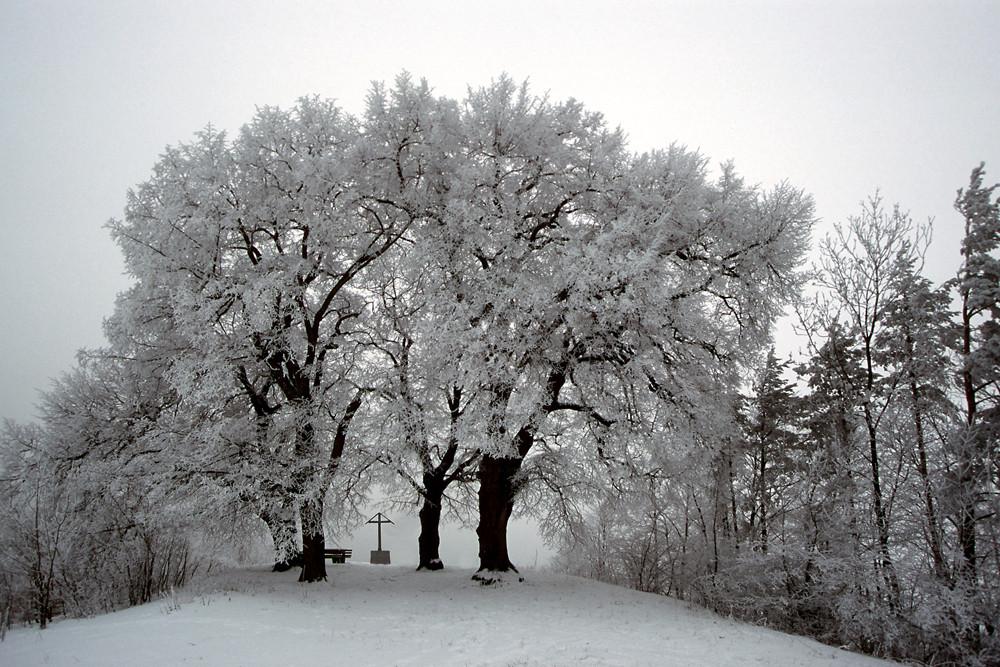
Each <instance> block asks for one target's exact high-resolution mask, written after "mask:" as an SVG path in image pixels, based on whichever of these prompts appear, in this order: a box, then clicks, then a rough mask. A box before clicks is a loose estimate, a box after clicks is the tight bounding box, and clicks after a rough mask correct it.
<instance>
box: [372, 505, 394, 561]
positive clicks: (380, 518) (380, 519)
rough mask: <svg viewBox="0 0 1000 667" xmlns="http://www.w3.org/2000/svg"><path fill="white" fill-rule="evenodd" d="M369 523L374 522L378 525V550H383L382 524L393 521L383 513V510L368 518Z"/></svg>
mask: <svg viewBox="0 0 1000 667" xmlns="http://www.w3.org/2000/svg"><path fill="white" fill-rule="evenodd" d="M368 523H374V524H376V525H377V526H378V550H379V551H382V524H383V523H392V521H391V520H390V519H389V518H388V517H386V516H385V515H383V514H382V513H381V512H379V513H378V514H376V515H375V516H373V517H372V518H370V519H368Z"/></svg>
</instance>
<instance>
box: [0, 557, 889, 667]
mask: <svg viewBox="0 0 1000 667" xmlns="http://www.w3.org/2000/svg"><path fill="white" fill-rule="evenodd" d="M329 571H330V575H331V576H330V581H329V582H328V583H321V584H308V585H306V584H299V583H297V582H296V576H297V571H292V572H286V573H283V574H272V573H270V572H266V571H262V570H261V571H239V572H232V573H226V574H222V575H215V576H212V577H210V578H207V579H204V580H202V581H200V582H198V583H196V584H194V585H192V586H190V587H189V588H187V589H185V590H184V591H180V592H177V593H176V594H175V595H173V596H172V597H169V598H165V599H162V600H160V601H157V602H153V603H150V604H147V605H144V606H141V607H135V608H132V609H126V610H123V611H120V612H118V613H115V614H108V615H106V616H100V617H96V618H89V619H81V620H74V619H71V620H62V621H56V622H55V623H54V624H53V625H52V626H50V627H49V628H48V629H46V630H44V631H39V630H38V629H36V628H18V629H14V630H11V631H10V632H9V633H8V634H7V638H6V640H5V641H3V642H0V664H2V665H7V666H11V667H12V666H14V665H80V664H83V665H168V664H170V665H173V664H181V663H201V664H205V665H279V664H282V665H578V664H585V665H713V666H715V665H754V664H758V665H769V666H772V667H778V666H786V665H828V664H829V665H877V664H889V663H885V662H882V661H879V660H874V659H871V658H867V657H864V656H859V655H855V654H851V653H847V652H845V651H840V650H837V649H834V648H830V647H828V646H824V645H822V644H819V643H816V642H814V641H811V640H808V639H803V638H800V637H794V636H791V635H784V634H781V633H777V632H773V631H770V630H765V629H761V628H756V627H752V626H749V625H745V624H741V623H736V622H732V621H729V620H726V619H723V618H720V617H718V616H714V615H712V614H710V613H708V612H706V611H704V610H701V609H698V608H694V607H691V606H689V605H686V604H684V603H679V602H676V601H674V600H671V599H668V598H665V597H662V596H657V595H651V594H645V593H638V592H635V591H630V590H626V589H622V588H618V587H615V586H608V585H605V584H600V583H597V582H592V581H587V580H583V579H578V578H574V577H568V576H564V575H558V574H550V573H541V572H539V573H534V572H531V573H527V574H526V576H525V581H524V582H521V583H518V582H517V581H516V580H515V581H511V582H507V583H502V584H500V585H498V586H493V587H483V586H481V585H479V584H477V583H476V582H473V581H471V580H470V576H471V574H472V572H471V570H445V571H441V572H414V571H413V570H412V569H411V568H409V567H402V566H375V565H362V564H348V565H334V566H331V567H330V568H329Z"/></svg>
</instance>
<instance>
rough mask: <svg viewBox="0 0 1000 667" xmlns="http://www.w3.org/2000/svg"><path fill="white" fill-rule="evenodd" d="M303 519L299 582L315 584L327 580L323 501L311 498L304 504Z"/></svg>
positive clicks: (301, 514) (302, 508) (300, 513)
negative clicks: (324, 554)
mask: <svg viewBox="0 0 1000 667" xmlns="http://www.w3.org/2000/svg"><path fill="white" fill-rule="evenodd" d="M299 515H300V517H301V519H302V574H301V575H299V581H304V582H314V581H325V580H326V559H325V558H324V557H323V550H324V549H325V548H326V539H325V538H324V536H323V501H322V499H317V498H310V499H307V500H306V501H305V502H303V503H302V507H301V509H300V510H299Z"/></svg>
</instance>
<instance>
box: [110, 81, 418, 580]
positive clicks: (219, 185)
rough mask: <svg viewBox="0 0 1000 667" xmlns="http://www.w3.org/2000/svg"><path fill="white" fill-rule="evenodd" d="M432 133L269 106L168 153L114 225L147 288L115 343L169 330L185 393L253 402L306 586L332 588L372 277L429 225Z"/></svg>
mask: <svg viewBox="0 0 1000 667" xmlns="http://www.w3.org/2000/svg"><path fill="white" fill-rule="evenodd" d="M397 130H398V132H397ZM417 132H419V128H412V127H410V128H407V127H402V128H399V127H391V128H384V131H382V132H376V131H369V132H367V133H362V132H361V131H360V129H359V126H358V123H357V122H356V121H355V120H354V119H353V118H351V117H350V116H348V115H346V114H344V113H343V112H341V111H340V110H339V109H338V108H337V107H336V106H335V105H334V104H333V103H331V102H328V101H323V100H319V99H312V98H310V99H302V100H300V101H299V103H298V104H297V105H296V106H295V107H294V108H293V109H292V110H290V111H282V110H279V109H273V108H263V109H261V110H260V111H259V112H258V114H257V116H256V117H255V118H254V119H253V121H252V122H250V123H249V124H248V125H246V126H245V127H244V128H243V129H242V131H241V132H240V133H239V135H238V137H237V138H236V139H234V140H229V139H228V138H227V137H226V136H225V135H224V134H222V133H219V132H216V131H214V130H212V129H208V130H206V131H204V132H202V133H200V134H199V135H198V136H197V138H196V140H195V141H194V142H193V143H190V144H185V145H181V146H179V147H176V148H171V149H168V151H167V152H166V153H165V154H164V155H163V157H162V158H161V159H160V161H159V162H158V163H157V165H156V167H155V168H154V171H153V176H152V177H151V178H150V179H149V180H148V181H147V182H146V183H144V184H142V185H141V186H140V187H139V188H138V189H137V190H135V191H134V192H132V193H131V194H130V196H129V202H128V206H127V210H126V215H125V219H124V220H123V221H113V222H112V223H111V225H110V226H111V229H112V233H113V235H114V237H115V239H116V240H117V241H118V243H119V245H120V246H121V248H122V251H123V253H124V255H125V261H126V266H127V268H128V270H129V272H130V273H131V274H132V275H133V277H134V278H135V279H136V281H137V282H136V286H135V287H134V288H133V289H132V290H131V291H130V292H128V293H126V294H125V295H124V297H123V298H122V300H121V301H120V304H119V310H120V312H119V317H118V322H119V325H120V326H119V331H118V332H116V334H117V335H122V334H130V333H131V334H132V335H131V338H133V339H143V338H144V337H146V336H145V334H144V332H143V331H142V330H143V329H144V328H145V327H146V326H147V324H148V323H150V322H154V323H155V322H156V321H157V320H162V321H164V322H167V323H168V324H166V325H165V326H167V328H168V329H169V336H166V337H164V338H162V339H160V340H158V341H154V342H153V344H154V345H155V344H157V343H158V342H162V344H163V345H164V346H165V347H166V348H167V349H163V350H161V351H160V352H161V354H160V356H161V357H162V358H163V359H164V360H165V363H166V364H167V370H166V372H165V373H166V377H168V378H169V380H170V381H171V383H172V384H173V386H174V387H175V388H176V390H177V391H179V392H180V393H181V394H182V395H184V396H185V397H186V398H187V399H188V400H191V401H193V402H195V403H198V402H199V401H203V402H208V403H212V402H216V403H217V402H219V401H220V400H222V401H225V400H227V399H228V400H229V401H234V403H233V405H234V406H237V407H234V408H233V410H237V409H238V404H237V403H235V401H236V400H237V397H239V401H240V402H242V403H243V405H244V406H245V405H246V402H247V401H248V402H249V404H250V405H252V408H253V414H252V417H253V418H255V419H256V420H257V422H258V425H259V427H260V429H261V434H262V440H261V441H260V442H258V443H257V445H256V450H257V452H258V453H259V454H262V455H264V456H265V459H266V460H265V461H263V462H262V463H264V464H265V471H264V475H265V476H266V477H268V478H269V481H268V485H269V486H270V487H271V488H272V489H274V490H276V495H277V496H278V497H280V498H283V499H285V500H291V501H292V505H293V507H294V509H296V510H297V513H298V516H299V521H300V523H301V530H302V541H303V562H304V567H303V571H302V579H303V581H315V580H318V579H323V578H325V564H324V560H323V547H324V536H323V525H322V516H323V499H324V496H325V494H326V491H327V489H328V487H329V483H330V480H331V476H332V475H333V474H334V473H335V471H336V468H337V466H338V463H339V460H340V458H341V456H342V455H343V449H344V446H345V442H346V437H347V427H348V426H349V424H350V422H351V420H352V419H353V417H354V415H355V414H356V412H357V410H358V409H359V408H360V407H361V405H360V399H361V396H362V393H363V392H362V391H361V390H362V389H363V388H364V386H365V385H366V383H367V380H366V378H365V372H366V369H365V364H364V361H365V360H364V358H363V349H362V341H361V340H360V338H361V336H360V333H361V332H362V331H363V330H364V320H365V318H366V316H367V314H366V300H365V296H364V291H363V285H362V284H361V283H362V282H363V280H364V277H365V271H366V269H367V268H368V267H369V266H370V265H371V264H372V263H373V262H376V261H377V260H378V259H379V258H380V257H381V256H382V255H384V254H385V253H386V252H388V251H389V250H390V249H392V248H393V247H394V246H395V245H396V244H397V243H398V242H399V240H400V238H402V236H403V234H404V233H405V232H406V231H407V230H408V229H409V228H410V227H411V226H412V225H413V224H414V221H415V219H416V213H415V208H414V206H413V205H412V197H413V195H414V192H416V191H417V190H418V189H419V187H420V186H419V183H420V180H421V178H420V176H421V165H420V161H419V158H414V157H412V156H411V155H410V153H409V148H408V146H409V145H410V143H411V140H412V136H413V135H414V134H415V133H417ZM414 143H419V142H414ZM220 407H227V406H224V405H223V406H220ZM242 418H244V419H246V418H247V417H245V416H244V417H242Z"/></svg>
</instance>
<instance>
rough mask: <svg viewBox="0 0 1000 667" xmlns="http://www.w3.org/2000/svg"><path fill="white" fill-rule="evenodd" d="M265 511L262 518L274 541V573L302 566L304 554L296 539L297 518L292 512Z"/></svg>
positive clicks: (281, 510)
mask: <svg viewBox="0 0 1000 667" xmlns="http://www.w3.org/2000/svg"><path fill="white" fill-rule="evenodd" d="M284 509H285V508H281V509H279V510H278V511H271V510H270V509H264V510H262V511H261V513H260V518H261V519H262V520H263V521H264V524H265V525H267V529H268V531H270V533H271V540H273V541H274V568H273V571H274V572H285V571H287V570H290V569H291V568H293V567H295V566H296V565H301V564H302V552H301V551H299V548H298V544H297V540H296V537H297V536H298V528H297V526H296V525H295V516H294V514H291V513H290V512H287V511H283V510H284Z"/></svg>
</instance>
